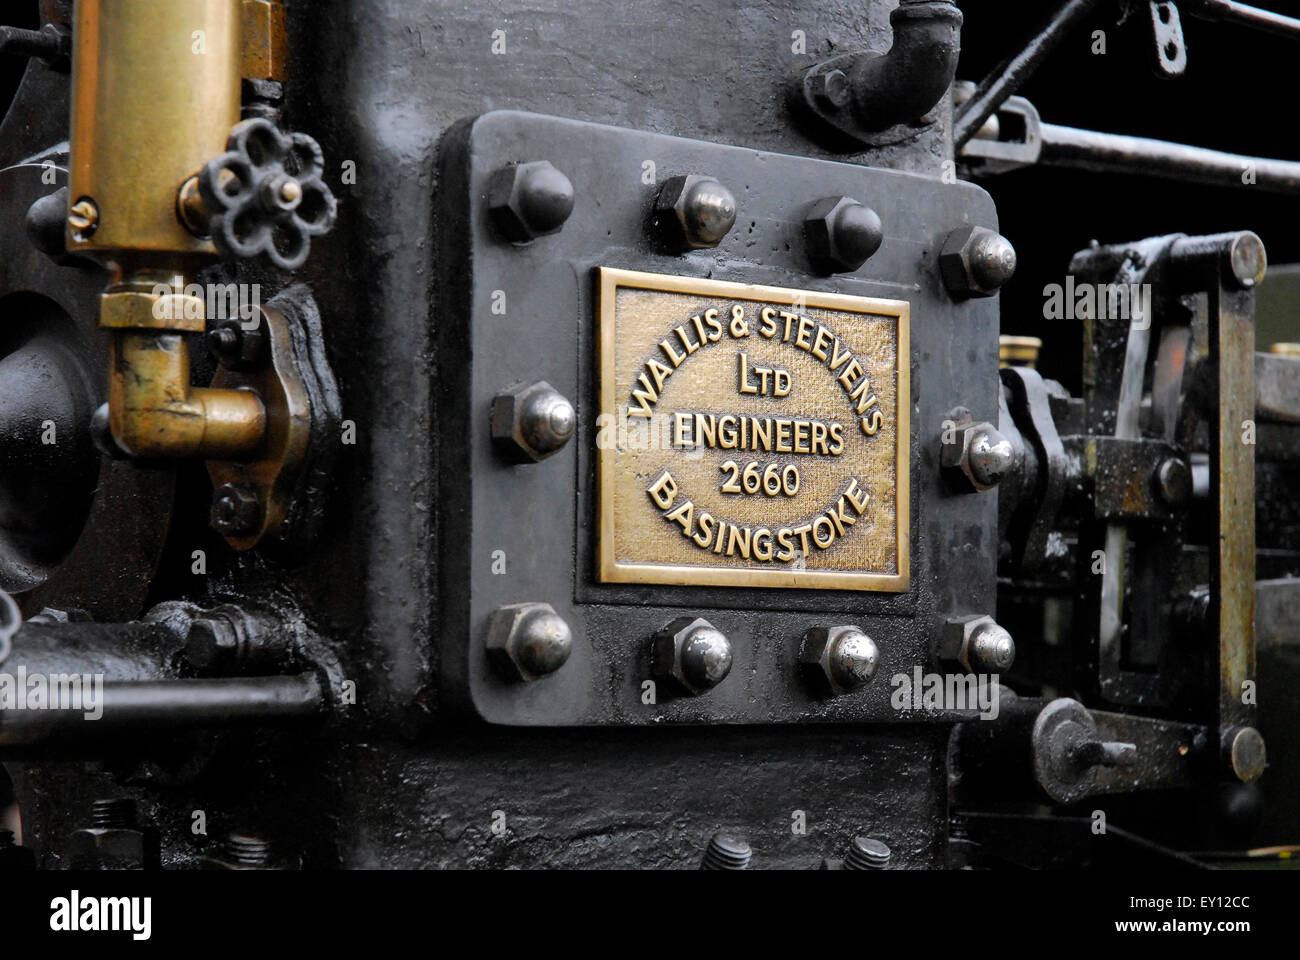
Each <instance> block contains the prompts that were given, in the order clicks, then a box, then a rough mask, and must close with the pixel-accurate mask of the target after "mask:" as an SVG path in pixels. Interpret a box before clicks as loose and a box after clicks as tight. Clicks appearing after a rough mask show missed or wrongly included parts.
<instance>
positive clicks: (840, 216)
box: [803, 197, 885, 273]
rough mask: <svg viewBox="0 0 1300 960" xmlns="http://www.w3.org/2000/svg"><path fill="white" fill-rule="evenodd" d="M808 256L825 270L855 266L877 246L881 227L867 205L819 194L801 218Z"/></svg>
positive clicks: (819, 267) (848, 198)
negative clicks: (818, 198) (802, 219)
mask: <svg viewBox="0 0 1300 960" xmlns="http://www.w3.org/2000/svg"><path fill="white" fill-rule="evenodd" d="M803 234H804V242H805V243H806V244H807V246H808V259H809V260H811V261H812V263H813V265H814V266H815V267H816V268H817V269H818V270H822V271H824V272H826V273H848V272H850V271H853V270H856V269H858V267H860V266H862V265H863V264H864V263H866V262H867V260H868V259H869V258H870V257H871V255H872V254H873V253H875V252H876V251H877V250H879V249H880V244H881V241H883V240H884V237H885V234H884V229H883V227H882V226H881V224H880V217H879V216H878V215H877V214H876V211H874V210H872V209H871V208H870V207H867V206H863V205H862V204H861V203H859V202H858V201H856V200H854V199H853V198H851V197H823V198H822V199H821V200H818V201H817V202H816V203H814V204H813V205H812V206H811V207H810V208H809V209H808V213H807V214H806V215H805V217H804V221H803Z"/></svg>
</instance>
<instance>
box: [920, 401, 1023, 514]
mask: <svg viewBox="0 0 1300 960" xmlns="http://www.w3.org/2000/svg"><path fill="white" fill-rule="evenodd" d="M949 419H950V420H953V421H955V423H956V428H957V429H956V432H955V433H953V434H952V436H951V437H949V436H948V432H947V430H948V427H947V425H946V424H945V432H944V433H943V434H942V435H941V437H942V440H943V441H944V442H941V444H940V449H939V465H940V467H941V468H942V469H943V471H944V473H945V474H946V475H947V476H948V478H949V479H950V480H951V481H952V482H953V484H954V485H955V486H956V487H957V488H958V489H960V490H963V491H965V492H967V493H978V492H980V491H982V490H988V489H990V488H991V487H995V486H997V485H998V484H999V483H1000V482H1001V481H1002V478H1003V477H1005V476H1006V475H1007V474H1008V473H1010V472H1011V470H1012V469H1013V468H1014V466H1015V462H1016V456H1015V453H1016V452H1015V448H1014V447H1013V446H1012V445H1011V441H1010V440H1008V439H1007V438H1006V437H1004V436H1003V435H1002V434H1001V433H1000V432H999V431H998V430H997V428H996V427H994V426H993V424H991V423H988V422H986V421H980V422H978V423H973V422H971V419H970V411H969V410H967V409H966V408H964V407H959V408H957V409H956V410H954V411H953V412H952V413H950V414H949Z"/></svg>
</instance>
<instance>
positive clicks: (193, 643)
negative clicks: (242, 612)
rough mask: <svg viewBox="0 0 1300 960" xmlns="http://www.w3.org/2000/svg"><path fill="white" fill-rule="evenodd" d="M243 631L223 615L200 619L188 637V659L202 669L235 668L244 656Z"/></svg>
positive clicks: (193, 625) (186, 648) (186, 649)
mask: <svg viewBox="0 0 1300 960" xmlns="http://www.w3.org/2000/svg"><path fill="white" fill-rule="evenodd" d="M239 648H240V642H239V631H238V630H236V629H235V625H234V624H233V623H231V622H230V621H229V620H227V619H226V618H225V617H221V616H211V617H196V618H195V619H194V620H192V621H190V629H189V631H188V632H187V633H186V634H185V659H186V660H188V661H189V663H190V664H191V666H194V667H196V668H198V669H199V670H211V669H215V668H219V667H229V666H232V665H233V664H234V663H235V662H236V661H237V660H238V659H239V654H240V649H239Z"/></svg>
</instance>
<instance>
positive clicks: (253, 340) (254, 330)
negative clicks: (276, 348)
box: [206, 310, 268, 370]
mask: <svg viewBox="0 0 1300 960" xmlns="http://www.w3.org/2000/svg"><path fill="white" fill-rule="evenodd" d="M255 319H256V322H255V323H247V324H246V323H245V322H244V321H242V320H222V321H219V322H217V323H216V324H215V325H212V326H209V328H208V333H207V337H206V341H207V345H208V352H209V353H211V354H212V357H213V359H214V360H216V361H217V362H218V363H220V364H221V365H222V366H223V367H226V368H227V369H230V370H255V369H257V368H258V367H259V366H261V365H262V361H263V358H264V357H265V356H266V347H267V337H268V334H267V328H266V321H265V320H264V319H263V318H262V312H261V311H260V310H259V311H258V312H257V316H256V318H255Z"/></svg>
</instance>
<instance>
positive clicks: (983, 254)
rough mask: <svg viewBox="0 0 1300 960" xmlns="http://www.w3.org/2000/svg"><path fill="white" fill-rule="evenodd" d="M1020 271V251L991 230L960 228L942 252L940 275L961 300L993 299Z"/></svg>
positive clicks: (948, 240) (950, 237)
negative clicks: (1018, 268)
mask: <svg viewBox="0 0 1300 960" xmlns="http://www.w3.org/2000/svg"><path fill="white" fill-rule="evenodd" d="M1015 272H1016V251H1015V248H1014V247H1013V246H1011V243H1010V242H1009V241H1008V240H1007V238H1006V237H1004V236H1002V235H1001V234H999V233H997V232H995V231H993V230H990V229H988V228H987V227H972V226H964V227H958V228H957V229H956V230H954V231H953V232H952V233H950V234H948V237H947V239H946V240H944V242H943V247H942V248H941V249H940V251H939V273H940V274H941V275H942V277H943V282H944V286H946V287H947V288H948V292H949V293H951V294H953V295H954V296H957V297H990V296H992V295H993V294H995V293H997V292H998V289H999V288H1000V287H1001V286H1002V285H1003V284H1004V283H1006V282H1007V281H1008V280H1010V279H1011V275H1012V274H1014V273H1015Z"/></svg>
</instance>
